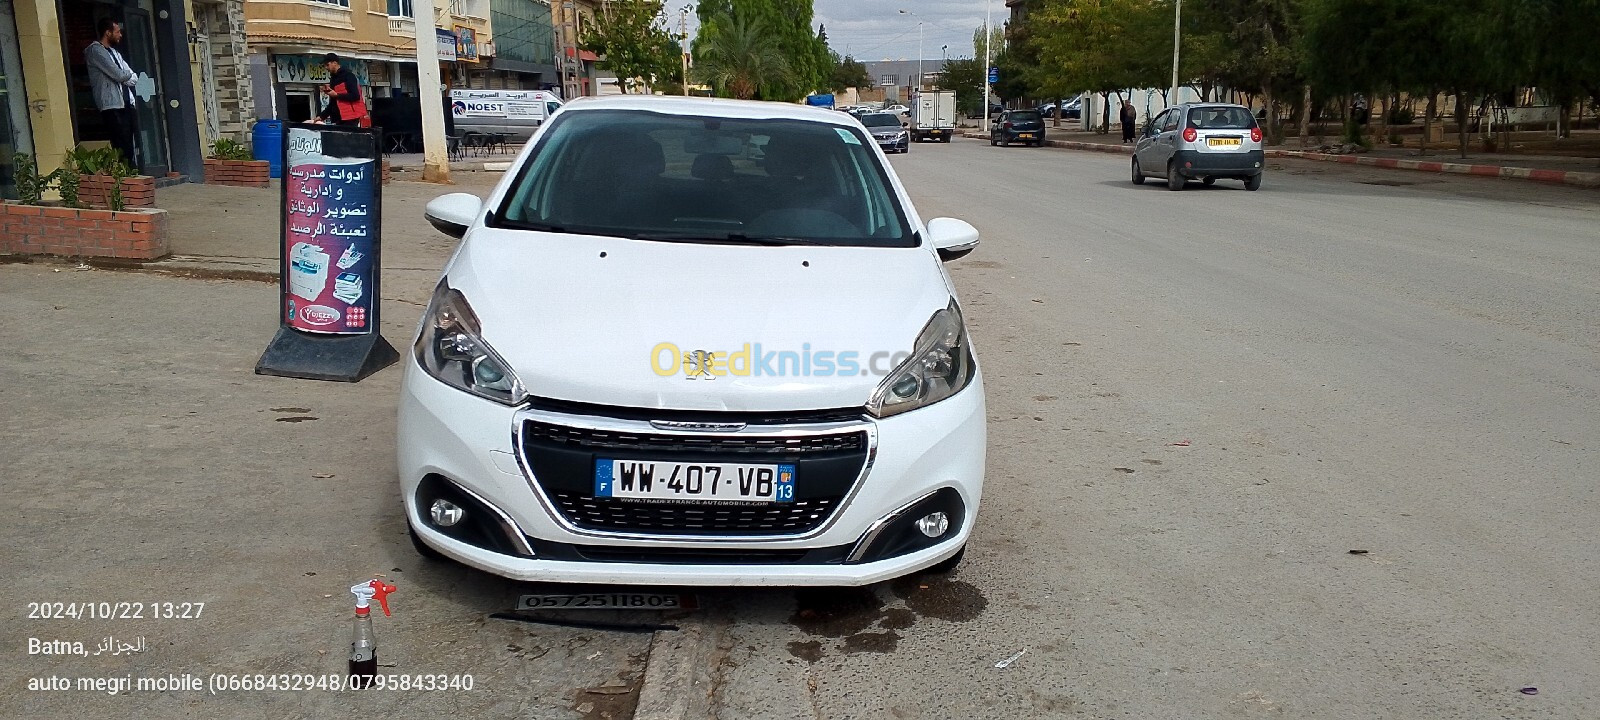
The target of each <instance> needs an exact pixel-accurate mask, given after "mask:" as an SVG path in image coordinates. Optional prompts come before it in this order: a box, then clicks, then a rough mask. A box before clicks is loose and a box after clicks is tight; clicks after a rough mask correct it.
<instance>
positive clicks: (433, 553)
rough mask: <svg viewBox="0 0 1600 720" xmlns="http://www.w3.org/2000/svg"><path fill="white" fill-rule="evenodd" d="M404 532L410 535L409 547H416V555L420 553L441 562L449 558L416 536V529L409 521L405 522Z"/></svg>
mask: <svg viewBox="0 0 1600 720" xmlns="http://www.w3.org/2000/svg"><path fill="white" fill-rule="evenodd" d="M406 532H407V533H409V534H410V535H411V547H413V548H416V551H417V554H418V555H421V556H423V557H425V558H427V559H429V560H437V561H441V562H442V561H445V560H449V559H450V558H447V557H445V556H444V555H443V554H441V553H440V552H439V551H438V550H435V549H433V547H432V546H430V545H429V544H427V543H425V542H423V541H422V538H420V537H417V529H416V528H413V527H411V523H406Z"/></svg>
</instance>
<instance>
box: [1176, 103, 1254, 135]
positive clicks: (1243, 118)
mask: <svg viewBox="0 0 1600 720" xmlns="http://www.w3.org/2000/svg"><path fill="white" fill-rule="evenodd" d="M1255 126H1256V120H1255V118H1253V117H1251V116H1250V111H1249V110H1246V109H1244V108H1242V107H1209V108H1208V107H1202V108H1193V109H1191V110H1189V127H1192V128H1196V129H1199V130H1214V129H1225V130H1247V129H1249V128H1253V127H1255Z"/></svg>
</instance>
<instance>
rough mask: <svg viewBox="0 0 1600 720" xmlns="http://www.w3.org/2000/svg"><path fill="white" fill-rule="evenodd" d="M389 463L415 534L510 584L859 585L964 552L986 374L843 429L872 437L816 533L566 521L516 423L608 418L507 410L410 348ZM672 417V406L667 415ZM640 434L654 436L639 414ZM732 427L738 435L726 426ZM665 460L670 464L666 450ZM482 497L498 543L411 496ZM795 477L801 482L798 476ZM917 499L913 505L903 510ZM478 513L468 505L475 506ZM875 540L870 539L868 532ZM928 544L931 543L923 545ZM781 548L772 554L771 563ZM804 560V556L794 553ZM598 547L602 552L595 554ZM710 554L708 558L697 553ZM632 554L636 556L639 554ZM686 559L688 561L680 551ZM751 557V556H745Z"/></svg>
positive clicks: (975, 495) (976, 489)
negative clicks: (425, 364)
mask: <svg viewBox="0 0 1600 720" xmlns="http://www.w3.org/2000/svg"><path fill="white" fill-rule="evenodd" d="M406 366H407V367H406V372H405V377H404V380H403V389H402V395H401V403H400V414H399V427H398V438H397V442H398V447H399V450H398V463H399V473H400V485H401V497H402V499H403V501H404V503H405V511H406V519H407V521H408V522H409V523H410V525H411V527H412V529H413V530H414V531H415V532H416V533H417V535H418V537H419V539H420V540H421V541H422V542H423V543H425V544H427V545H428V546H429V547H432V548H433V549H435V550H437V551H438V552H440V553H441V554H443V555H445V556H447V557H450V558H452V559H454V560H456V561H459V562H461V563H463V564H465V565H468V566H471V567H475V568H478V569H480V570H484V571H486V572H490V573H493V574H496V575H501V576H504V577H507V578H511V579H514V580H520V581H549V582H576V583H613V584H644V585H712V586H792V585H826V586H848V585H866V584H871V583H876V582H880V581H883V580H887V579H890V578H894V577H898V576H902V575H906V574H909V573H912V572H915V571H917V570H921V569H925V568H927V567H930V566H933V565H936V564H938V563H939V562H940V561H943V560H945V559H947V558H949V557H951V556H953V555H955V554H956V553H957V552H959V551H960V550H961V548H962V547H963V546H964V545H965V543H966V541H967V538H968V537H969V535H970V533H971V529H972V526H973V522H974V521H975V519H976V517H977V511H978V504H979V499H980V497H981V496H982V489H983V473H984V452H985V449H984V447H985V433H986V430H985V424H984V423H985V412H984V399H983V380H982V377H981V375H980V376H978V377H974V379H973V381H972V384H971V385H969V386H968V387H967V388H966V389H965V390H963V391H962V392H960V393H958V394H957V395H955V396H953V397H951V398H949V399H946V400H944V401H942V402H939V403H936V404H934V405H931V406H928V407H925V408H921V409H918V410H914V411H911V412H907V413H903V414H901V415H896V416H893V417H889V418H884V419H876V418H870V417H865V416H863V417H862V418H860V419H859V420H856V421H851V427H860V428H863V429H864V431H865V432H868V433H869V436H870V437H871V445H870V449H869V451H868V454H867V458H868V459H867V462H866V463H865V466H864V467H863V469H862V470H861V472H860V475H859V476H858V477H857V478H856V479H855V481H854V485H853V489H852V490H851V493H850V495H849V496H848V497H847V498H846V499H845V500H844V501H843V502H842V503H841V504H839V505H838V506H836V507H835V508H834V509H833V510H832V514H831V515H830V516H829V518H828V519H827V520H826V521H825V522H824V523H823V524H822V525H821V526H820V527H818V528H816V529H815V530H813V531H811V532H808V533H803V534H794V535H782V536H768V537H754V536H737V537H725V538H721V537H719V538H714V539H713V538H707V537H703V536H696V537H694V538H684V537H671V536H666V535H653V536H645V535H641V534H638V533H619V532H613V531H599V530H595V529H594V528H592V527H580V526H576V525H574V524H573V522H572V521H571V519H570V518H569V517H567V516H566V515H565V514H564V512H563V511H562V510H561V509H560V508H558V507H557V506H556V505H555V504H554V503H552V502H551V500H550V498H549V497H548V496H547V495H546V493H545V491H544V489H543V485H541V483H540V482H539V481H538V480H536V479H535V477H534V475H533V473H532V471H531V470H529V467H530V464H529V463H528V462H527V461H526V458H527V456H525V455H522V454H521V453H522V450H523V448H521V447H520V442H519V441H518V437H519V433H520V428H521V427H522V423H524V422H526V421H528V420H530V419H535V420H537V421H539V422H544V423H553V422H559V423H560V424H562V425H564V426H569V427H574V428H585V427H590V426H598V427H607V428H613V429H614V428H615V427H616V424H617V423H618V422H619V421H618V420H616V419H615V418H606V417H597V416H586V415H572V414H559V415H557V414H552V413H549V412H546V411H534V410H531V409H530V408H527V407H523V408H511V407H506V406H503V405H499V404H497V403H494V402H491V401H488V400H484V399H482V398H478V397H476V396H473V395H470V394H467V393H465V392H461V391H459V390H456V389H454V388H451V387H449V386H446V385H444V384H442V383H440V382H438V381H437V380H435V379H433V378H432V377H431V376H429V375H428V374H427V373H425V372H423V371H422V370H421V369H420V368H419V367H418V366H417V364H416V361H415V360H414V359H413V358H407V361H406ZM663 414H668V415H670V413H665V412H664V413H663ZM640 424H641V427H642V431H643V432H646V433H656V434H660V433H661V432H662V431H659V430H653V429H651V426H650V425H649V424H648V422H641V423H640ZM733 435H738V433H734V434H733ZM660 459H662V460H672V459H673V457H672V456H670V455H667V456H663V457H661V458H660ZM441 479H442V480H444V481H448V482H449V483H451V486H452V487H455V488H459V489H460V490H464V491H466V492H467V493H469V494H470V497H471V498H472V499H473V500H474V501H477V502H481V503H482V504H483V505H484V506H487V507H488V509H489V511H490V513H491V514H492V515H493V516H494V517H492V518H491V521H492V522H491V523H490V524H491V525H492V526H494V527H495V528H498V529H499V531H500V532H501V533H503V535H504V538H503V540H504V542H500V543H498V545H499V547H498V548H491V547H486V546H485V545H486V544H485V543H481V542H478V543H474V542H466V541H463V540H461V539H457V538H456V537H452V536H451V535H449V534H446V533H445V532H443V531H441V530H440V529H438V528H436V527H434V526H433V525H432V524H431V521H430V520H428V519H427V518H426V517H425V515H426V513H427V508H425V507H421V506H420V505H419V503H418V494H419V492H422V491H423V490H424V489H426V488H430V487H434V486H435V485H437V484H438V483H439V482H440V481H441ZM805 480H806V478H805V476H804V474H803V473H801V474H800V477H799V478H797V482H799V483H804V482H805ZM951 493H954V496H955V497H958V498H959V502H958V503H957V505H956V506H958V507H960V511H959V515H960V516H959V519H958V520H957V519H952V529H951V530H950V531H949V532H948V533H947V534H946V536H944V537H941V538H939V539H938V541H937V542H936V543H935V544H932V545H931V546H930V547H920V548H917V549H914V550H911V551H907V552H903V553H899V554H896V553H892V552H890V553H884V554H883V555H884V556H883V557H882V559H876V560H874V559H872V557H873V556H874V555H875V554H877V551H875V550H871V548H878V549H882V547H883V543H885V542H887V541H885V540H881V538H885V537H887V535H888V534H889V533H890V532H891V531H892V529H893V528H897V527H902V526H904V524H905V522H904V518H905V516H906V515H907V513H909V512H917V513H919V514H920V510H921V509H922V508H923V506H922V505H918V503H919V502H923V503H925V502H929V498H931V497H933V496H935V495H937V496H939V497H940V498H949V497H951ZM913 506H915V507H913ZM473 511H474V509H469V514H471V513H472V512H473ZM874 538H880V539H877V540H875V539H874ZM930 542H931V541H930ZM779 555H782V556H784V557H783V558H782V559H770V560H769V559H767V558H773V557H775V556H779ZM793 556H800V557H793ZM595 557H603V558H604V559H594V558H595ZM706 557H711V558H714V559H712V560H706V559H705V558H706ZM638 558H644V560H642V561H640V560H638ZM685 558H687V559H685ZM752 558H754V559H752Z"/></svg>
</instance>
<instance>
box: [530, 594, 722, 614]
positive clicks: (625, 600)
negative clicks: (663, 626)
mask: <svg viewBox="0 0 1600 720" xmlns="http://www.w3.org/2000/svg"><path fill="white" fill-rule="evenodd" d="M697 607H699V602H698V601H697V600H696V598H695V596H693V595H667V594H661V593H586V594H582V595H523V596H522V598H521V599H519V600H517V609H518V610H693V609H695V608H697Z"/></svg>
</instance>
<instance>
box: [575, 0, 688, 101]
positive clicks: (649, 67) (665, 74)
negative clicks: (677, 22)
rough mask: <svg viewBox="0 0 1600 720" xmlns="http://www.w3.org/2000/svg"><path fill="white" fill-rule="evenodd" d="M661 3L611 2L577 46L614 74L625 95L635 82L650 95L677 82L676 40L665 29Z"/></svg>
mask: <svg viewBox="0 0 1600 720" xmlns="http://www.w3.org/2000/svg"><path fill="white" fill-rule="evenodd" d="M662 6H663V2H662V0H613V1H612V2H608V3H605V5H604V7H603V8H602V9H601V11H600V13H599V14H598V15H596V16H595V19H594V22H592V23H589V25H588V27H587V29H586V30H585V32H584V34H583V37H582V38H580V40H579V44H580V46H581V47H582V48H583V49H584V50H588V51H589V52H592V53H595V54H597V55H599V56H600V62H599V66H600V67H601V68H603V69H606V70H610V71H612V72H614V73H616V74H617V77H618V78H619V79H620V80H621V82H620V83H619V86H620V87H621V88H622V91H623V92H628V91H629V90H630V89H632V88H633V86H634V84H635V83H638V84H640V85H642V86H643V89H644V91H645V92H650V91H651V90H652V89H654V88H655V86H656V85H657V84H660V83H662V82H674V81H678V80H681V78H680V76H681V75H682V74H683V70H682V67H683V65H682V60H681V59H680V58H679V55H678V53H679V50H678V41H677V39H676V38H675V37H674V36H673V35H672V33H671V32H670V31H668V30H667V28H666V24H665V18H664V15H663V12H664V10H663V7H662Z"/></svg>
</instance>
